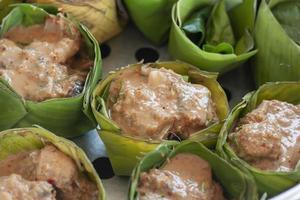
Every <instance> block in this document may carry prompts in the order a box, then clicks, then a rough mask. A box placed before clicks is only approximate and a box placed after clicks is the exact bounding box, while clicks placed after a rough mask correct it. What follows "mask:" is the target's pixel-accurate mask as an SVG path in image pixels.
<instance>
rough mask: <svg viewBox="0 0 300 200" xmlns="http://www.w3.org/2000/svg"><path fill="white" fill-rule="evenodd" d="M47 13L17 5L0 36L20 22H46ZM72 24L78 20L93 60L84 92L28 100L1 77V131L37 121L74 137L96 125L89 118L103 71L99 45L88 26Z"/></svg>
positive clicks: (2, 27)
mask: <svg viewBox="0 0 300 200" xmlns="http://www.w3.org/2000/svg"><path fill="white" fill-rule="evenodd" d="M52 10H55V9H52ZM48 15H49V14H48V13H47V12H46V11H45V10H43V9H41V8H39V7H35V6H33V5H30V4H18V5H16V6H15V8H14V9H13V10H12V11H11V12H10V13H9V14H8V15H7V16H6V17H5V18H4V20H3V22H2V25H1V31H0V35H1V36H3V34H4V33H6V32H7V31H8V30H9V29H10V28H12V27H14V26H17V25H20V24H22V25H25V26H28V25H33V24H40V23H43V22H44V20H45V17H46V16H48ZM66 20H68V19H66ZM69 21H70V20H69ZM70 23H75V24H76V25H77V27H78V28H79V30H80V32H81V34H82V37H83V40H84V41H85V43H86V46H87V48H88V53H89V55H90V57H91V58H92V59H93V60H94V65H93V68H92V69H91V71H90V72H89V75H88V77H87V80H86V83H85V86H84V89H83V91H82V93H81V94H80V95H77V96H74V97H69V98H54V99H50V100H46V101H42V102H34V101H28V100H25V99H23V98H22V97H21V96H20V95H18V94H17V93H16V92H15V91H14V90H13V89H12V88H11V87H10V86H9V85H8V84H7V82H6V81H5V80H3V79H2V78H1V77H0V109H1V114H0V131H1V130H5V129H8V128H13V127H28V126H31V125H33V124H38V125H41V126H43V127H45V128H47V129H49V130H51V131H53V132H55V133H57V134H58V135H60V136H64V137H75V136H78V135H80V134H83V133H85V132H87V131H88V130H91V129H92V128H94V127H95V126H96V124H95V123H94V122H93V117H90V116H92V113H91V112H92V111H91V109H90V95H91V92H92V90H93V89H94V87H95V86H96V84H97V82H98V81H99V79H100V78H101V74H102V68H101V67H102V65H101V56H100V49H99V45H98V43H97V41H96V40H95V39H94V37H93V36H92V35H91V33H90V32H89V31H88V29H87V28H86V27H85V26H83V25H81V24H78V23H77V22H75V21H74V22H73V21H70Z"/></svg>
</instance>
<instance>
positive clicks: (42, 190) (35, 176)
mask: <svg viewBox="0 0 300 200" xmlns="http://www.w3.org/2000/svg"><path fill="white" fill-rule="evenodd" d="M0 199H1V200H12V199H13V200H24V199H30V200H96V199H98V190H97V187H96V185H95V184H94V183H93V182H91V181H90V180H89V179H88V178H87V177H86V175H84V174H83V173H80V172H79V169H78V168H77V165H76V164H75V163H74V161H73V160H72V159H71V158H70V157H68V156H67V155H65V154H64V153H62V152H61V151H59V150H58V149H57V148H56V147H54V146H52V145H46V146H45V147H44V148H42V149H40V150H35V151H30V152H22V153H18V154H15V155H12V156H9V157H8V158H7V159H5V160H2V161H0Z"/></svg>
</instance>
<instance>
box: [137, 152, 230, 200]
mask: <svg viewBox="0 0 300 200" xmlns="http://www.w3.org/2000/svg"><path fill="white" fill-rule="evenodd" d="M138 192H139V199H140V200H153V199H157V200H181V199H186V200H223V199H225V198H224V196H223V192H222V188H221V186H220V185H219V184H218V183H216V182H215V181H213V179H212V172H211V168H210V166H209V163H208V162H207V161H205V160H203V159H201V158H200V157H199V156H196V155H193V154H187V153H181V154H178V155H176V156H175V157H173V158H171V159H170V160H169V161H168V162H167V163H166V164H165V165H164V166H163V167H162V168H161V169H151V170H150V171H149V172H143V173H141V176H140V182H139V186H138Z"/></svg>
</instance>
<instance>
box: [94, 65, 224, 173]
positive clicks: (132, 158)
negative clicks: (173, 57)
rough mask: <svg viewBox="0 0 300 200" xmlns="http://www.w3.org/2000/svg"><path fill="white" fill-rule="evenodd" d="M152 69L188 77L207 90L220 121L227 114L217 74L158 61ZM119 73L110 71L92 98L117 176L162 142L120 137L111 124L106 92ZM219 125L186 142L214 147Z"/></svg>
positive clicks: (112, 123) (128, 171)
mask: <svg viewBox="0 0 300 200" xmlns="http://www.w3.org/2000/svg"><path fill="white" fill-rule="evenodd" d="M142 65H143V64H141V63H138V64H133V65H129V66H128V67H132V68H136V67H140V66H142ZM151 67H155V68H161V67H164V68H167V69H172V70H173V71H175V72H176V73H178V74H181V75H183V76H188V77H189V80H190V81H191V82H192V83H198V84H202V85H204V86H206V87H208V88H209V89H210V91H211V93H212V99H213V101H214V102H215V105H216V110H217V115H218V117H219V119H220V120H221V121H222V120H224V119H225V118H226V116H227V114H228V112H229V106H228V102H227V98H226V95H225V93H224V91H223V89H222V87H221V86H220V85H219V83H218V82H217V80H216V78H217V74H216V73H209V72H204V71H200V70H199V69H197V68H195V67H193V66H191V65H189V64H186V63H182V62H157V63H151ZM121 71H122V69H121V70H118V71H114V72H111V73H110V74H109V75H108V76H107V77H106V78H105V79H103V80H102V81H101V82H100V83H99V84H98V85H97V87H96V88H95V90H94V92H93V95H92V103H91V105H92V111H93V113H94V116H95V119H96V121H97V122H98V124H99V125H100V129H99V130H98V132H99V135H100V137H101V139H102V141H103V142H104V144H105V146H106V150H107V153H108V156H109V158H110V161H111V163H112V167H113V170H114V172H115V174H117V175H127V176H129V175H130V174H131V172H132V169H133V168H134V166H135V165H136V163H137V162H138V161H139V160H140V159H141V158H142V157H143V156H144V155H145V154H146V153H148V152H149V151H151V150H153V149H155V148H156V147H157V146H158V145H159V144H160V143H161V142H162V141H161V140H145V139H139V138H133V137H130V136H127V135H123V134H122V130H121V129H120V128H119V127H118V125H117V124H116V123H115V122H113V121H112V120H111V119H110V117H109V115H108V110H107V106H106V103H105V102H106V97H107V91H108V88H109V85H110V82H111V81H112V80H113V79H114V78H115V77H116V76H118V74H119V73H120V72H121ZM221 125H222V122H220V123H216V124H213V125H211V126H209V127H207V128H206V129H204V130H201V131H199V132H196V133H194V134H192V135H191V136H190V138H189V140H194V141H201V142H203V143H205V144H206V145H208V146H214V144H215V142H216V138H217V135H218V133H219V130H220V128H221Z"/></svg>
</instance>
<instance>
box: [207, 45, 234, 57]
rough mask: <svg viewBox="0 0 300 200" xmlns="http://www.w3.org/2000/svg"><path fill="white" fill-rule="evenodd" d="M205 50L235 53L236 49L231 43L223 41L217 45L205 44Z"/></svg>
mask: <svg viewBox="0 0 300 200" xmlns="http://www.w3.org/2000/svg"><path fill="white" fill-rule="evenodd" d="M203 50H204V51H206V52H210V53H219V54H233V53H234V49H233V47H232V45H231V44H229V43H226V42H222V43H219V44H217V45H211V44H204V45H203Z"/></svg>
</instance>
